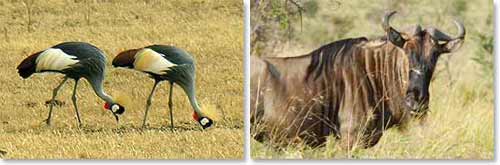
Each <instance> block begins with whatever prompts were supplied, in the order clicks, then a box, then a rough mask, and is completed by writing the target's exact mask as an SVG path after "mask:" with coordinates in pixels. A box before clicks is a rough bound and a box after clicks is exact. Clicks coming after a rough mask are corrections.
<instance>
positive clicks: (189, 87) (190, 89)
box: [113, 45, 214, 129]
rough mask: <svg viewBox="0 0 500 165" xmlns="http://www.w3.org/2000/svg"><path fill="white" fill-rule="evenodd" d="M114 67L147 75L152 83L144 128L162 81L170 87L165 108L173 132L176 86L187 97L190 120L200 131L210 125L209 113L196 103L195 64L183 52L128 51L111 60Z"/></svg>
mask: <svg viewBox="0 0 500 165" xmlns="http://www.w3.org/2000/svg"><path fill="white" fill-rule="evenodd" d="M113 66H114V67H125V68H130V69H135V70H138V71H141V72H144V73H147V74H149V75H150V76H151V78H153V79H154V85H153V89H152V90H151V93H150V94H149V97H148V99H147V102H146V111H145V113H144V120H143V123H142V124H143V126H146V120H147V116H148V111H149V109H150V107H151V100H152V97H153V94H154V92H155V90H156V87H157V86H158V84H159V83H160V82H162V81H165V80H166V81H168V82H169V83H170V91H169V99H168V107H169V110H170V126H171V128H172V129H173V128H174V122H173V114H172V113H173V112H172V111H173V110H172V106H173V104H172V92H173V86H174V85H175V84H177V85H179V86H180V87H181V88H182V89H183V90H184V92H185V93H186V95H187V97H188V99H189V102H190V103H191V106H192V107H193V110H194V112H193V119H194V120H196V121H198V123H199V124H200V125H201V126H202V128H203V129H206V128H208V127H210V126H211V125H212V124H213V119H212V118H213V115H214V114H212V112H211V111H210V110H208V109H206V110H204V111H202V109H201V107H200V106H199V104H198V101H197V100H196V90H195V77H196V76H195V61H194V59H193V57H192V56H191V55H190V54H189V53H187V52H186V51H184V50H182V49H179V48H176V47H174V46H167V45H151V46H146V47H143V48H138V49H130V50H126V51H123V52H121V53H119V54H118V55H117V56H116V57H115V58H114V59H113Z"/></svg>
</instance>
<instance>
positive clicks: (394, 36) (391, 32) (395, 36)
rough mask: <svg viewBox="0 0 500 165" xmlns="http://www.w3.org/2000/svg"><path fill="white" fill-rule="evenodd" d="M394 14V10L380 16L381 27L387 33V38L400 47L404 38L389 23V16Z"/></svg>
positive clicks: (403, 42)
mask: <svg viewBox="0 0 500 165" xmlns="http://www.w3.org/2000/svg"><path fill="white" fill-rule="evenodd" d="M394 14H396V11H391V12H387V13H386V14H385V15H384V17H383V18H382V28H384V31H385V32H386V33H387V39H388V40H389V41H391V43H392V44H394V45H396V46H398V47H400V48H402V47H403V45H404V44H405V42H406V41H405V40H404V39H403V37H402V36H401V33H399V32H398V31H397V30H395V29H394V28H392V27H391V25H390V24H389V22H390V20H391V17H392V16H393V15H394Z"/></svg>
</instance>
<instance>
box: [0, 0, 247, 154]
mask: <svg viewBox="0 0 500 165" xmlns="http://www.w3.org/2000/svg"><path fill="white" fill-rule="evenodd" d="M35 4H36V5H34V8H33V15H32V20H33V23H32V29H33V30H32V32H28V31H27V27H26V26H27V21H26V20H27V15H26V11H25V9H24V6H23V5H22V3H20V2H18V1H1V2H0V13H4V14H2V15H0V22H2V25H0V26H2V27H0V33H1V36H2V37H1V39H0V40H1V41H0V48H1V49H2V50H3V51H2V54H3V60H2V61H0V83H1V84H2V85H1V86H0V91H2V92H1V93H0V98H1V99H0V105H1V106H2V107H1V108H0V150H2V151H6V152H7V154H6V155H4V156H3V158H4V159H45V158H47V159H78V158H89V159H135V158H137V159H241V158H242V157H243V110H242V109H243V88H242V86H243V82H242V80H243V70H242V68H243V67H242V63H243V61H242V60H243V4H242V2H241V1H233V0H215V1H212V0H211V1H204V0H190V1H186V0H176V1H161V0H139V1H136V0H86V1H85V0H74V1H70V0H48V1H39V0H35ZM64 41H84V42H90V43H92V44H94V45H96V46H97V47H99V48H101V49H102V50H103V51H104V52H105V53H106V54H107V57H108V63H109V65H108V66H111V62H110V61H111V59H112V58H113V57H114V56H115V55H116V54H117V53H119V52H120V51H123V50H126V49H131V48H139V47H143V46H147V45H150V44H166V45H175V46H177V47H179V48H183V49H185V50H187V51H188V52H190V53H191V54H192V55H193V56H194V58H195V59H196V62H197V70H196V75H197V79H196V84H197V85H196V88H197V98H198V100H199V101H200V102H201V103H202V105H201V106H202V108H203V107H204V105H206V106H207V107H209V108H216V110H217V112H218V113H220V114H221V117H220V119H219V120H218V121H216V124H215V126H214V128H211V129H208V130H206V131H202V130H201V127H200V126H198V123H197V122H196V121H194V120H193V119H192V118H191V114H192V108H191V106H190V105H189V102H188V100H187V98H186V96H185V95H184V92H183V91H182V89H181V88H179V87H175V88H174V91H173V93H174V97H173V101H174V123H175V124H176V128H175V131H173V132H172V131H171V130H170V129H169V123H170V122H169V116H168V114H169V113H168V108H167V100H168V99H167V98H168V88H169V85H168V83H162V84H161V85H160V86H159V88H158V90H157V92H156V94H155V96H154V100H153V105H152V109H151V111H150V112H149V117H148V123H149V127H147V128H145V129H142V128H140V126H141V124H142V119H143V114H144V110H145V103H146V98H147V96H148V95H149V92H150V90H151V88H152V86H153V80H152V79H150V78H149V77H148V76H147V75H146V74H144V73H140V72H135V71H132V70H128V69H115V68H111V67H108V68H107V77H106V81H105V85H104V86H105V90H106V91H107V92H108V93H109V94H111V95H115V96H116V94H118V93H121V94H127V95H129V97H130V98H131V99H132V101H133V103H132V104H131V106H129V107H127V111H126V112H125V114H124V115H123V117H122V118H121V121H120V123H119V124H117V123H116V122H115V120H114V118H113V117H112V115H111V114H110V113H109V112H106V111H104V110H103V108H102V104H103V101H102V100H100V99H99V98H98V97H97V96H96V95H95V94H94V92H93V91H92V89H91V88H90V86H89V85H88V83H87V82H86V81H81V82H80V85H79V89H78V105H79V108H80V113H81V117H82V120H83V121H82V122H83V124H84V126H83V127H82V128H77V127H76V119H75V114H74V109H73V106H72V104H71V99H70V97H71V89H72V86H73V82H72V81H68V82H69V83H67V84H66V85H65V86H64V87H63V89H62V90H61V92H60V94H59V96H58V97H57V99H58V100H61V101H63V102H64V103H65V104H64V105H62V106H61V107H55V109H54V113H53V114H54V116H53V120H52V126H51V127H48V126H46V125H45V124H44V123H43V122H42V121H43V120H44V119H45V118H46V117H47V113H48V107H47V106H45V104H44V103H45V101H46V100H49V99H50V97H51V95H52V89H53V88H54V87H55V86H57V83H58V82H59V81H60V77H62V75H56V74H51V75H46V76H39V75H35V76H32V77H30V78H29V79H27V80H21V78H20V77H19V76H18V74H17V73H16V69H15V67H16V66H17V64H19V63H20V62H21V60H22V59H23V58H25V57H27V56H28V55H29V54H31V53H34V52H36V51H39V50H43V49H46V48H48V47H50V46H53V45H55V44H57V43H60V42H64Z"/></svg>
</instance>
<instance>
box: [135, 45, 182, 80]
mask: <svg viewBox="0 0 500 165" xmlns="http://www.w3.org/2000/svg"><path fill="white" fill-rule="evenodd" d="M173 66H177V64H174V63H172V62H171V61H169V60H168V59H167V58H166V57H165V55H164V54H161V53H158V52H155V51H154V50H152V49H149V48H144V49H143V50H141V51H139V52H137V54H136V55H135V61H134V69H137V70H140V71H143V72H150V73H155V74H159V75H162V74H165V73H166V71H168V70H170V68H171V67H173Z"/></svg>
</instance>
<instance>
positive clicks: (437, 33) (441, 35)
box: [429, 20, 465, 41]
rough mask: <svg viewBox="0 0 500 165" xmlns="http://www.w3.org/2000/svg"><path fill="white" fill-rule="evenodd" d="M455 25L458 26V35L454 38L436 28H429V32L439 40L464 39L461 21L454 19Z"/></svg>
mask: <svg viewBox="0 0 500 165" xmlns="http://www.w3.org/2000/svg"><path fill="white" fill-rule="evenodd" d="M455 25H456V26H457V28H458V36H457V37H456V38H451V37H450V36H448V35H447V34H445V33H443V32H441V31H439V30H438V29H436V28H430V29H429V33H430V34H431V35H432V37H433V38H434V39H437V40H440V41H451V40H453V39H464V37H465V28H464V25H463V24H462V22H460V21H457V20H455Z"/></svg>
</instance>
